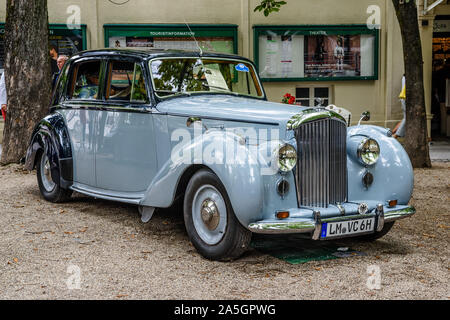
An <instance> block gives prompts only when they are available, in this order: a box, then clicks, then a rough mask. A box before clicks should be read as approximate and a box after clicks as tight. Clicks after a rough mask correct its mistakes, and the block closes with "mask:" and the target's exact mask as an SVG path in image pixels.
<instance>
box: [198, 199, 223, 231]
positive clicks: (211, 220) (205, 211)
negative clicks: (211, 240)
mask: <svg viewBox="0 0 450 320" xmlns="http://www.w3.org/2000/svg"><path fill="white" fill-rule="evenodd" d="M201 216H202V220H203V223H204V224H205V226H206V227H207V228H208V229H209V230H214V229H216V228H217V226H218V225H219V222H220V213H219V209H217V206H216V204H215V202H214V201H212V200H211V199H206V200H205V201H203V203H202V208H201Z"/></svg>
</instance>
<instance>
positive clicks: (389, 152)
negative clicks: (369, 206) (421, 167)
mask: <svg viewBox="0 0 450 320" xmlns="http://www.w3.org/2000/svg"><path fill="white" fill-rule="evenodd" d="M366 137H369V138H373V139H375V140H376V141H377V142H378V144H379V146H380V157H379V159H378V161H377V162H376V163H375V164H374V165H372V166H364V165H362V164H361V163H360V162H359V161H358V158H357V155H356V154H355V153H356V149H357V148H356V146H355V144H357V143H358V141H361V140H362V139H363V138H366ZM347 141H348V148H347V150H348V157H347V167H348V198H349V201H367V200H377V201H380V200H384V201H388V200H395V199H396V200H397V201H398V204H402V205H406V204H408V202H409V200H410V199H411V195H412V191H413V186H414V172H413V168H412V165H411V161H410V159H409V157H408V154H407V153H406V151H405V150H404V149H403V147H402V145H401V144H400V143H399V142H398V141H397V140H396V139H395V138H393V137H391V135H390V133H389V130H387V129H384V128H381V127H377V126H371V125H361V126H354V127H350V128H349V129H348V132H347ZM366 171H369V172H370V173H372V174H373V177H374V180H373V183H372V185H371V186H369V187H368V188H365V186H364V185H363V182H362V178H363V175H364V173H365V172H366Z"/></svg>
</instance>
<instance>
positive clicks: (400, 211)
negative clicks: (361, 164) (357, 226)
mask: <svg viewBox="0 0 450 320" xmlns="http://www.w3.org/2000/svg"><path fill="white" fill-rule="evenodd" d="M414 213H416V209H415V208H414V207H412V206H397V207H396V208H388V207H386V206H382V207H380V208H377V209H375V210H372V212H371V213H368V214H353V215H344V216H338V217H326V218H321V217H320V213H318V212H317V213H316V214H314V215H313V217H312V218H288V219H284V220H279V219H271V220H261V221H256V222H254V223H250V224H249V226H248V229H249V230H250V231H252V232H254V233H261V234H286V233H312V238H313V239H314V240H318V239H319V238H320V233H321V228H322V223H328V222H340V221H351V220H358V219H364V218H371V217H374V218H375V230H376V231H381V230H382V229H383V226H384V223H386V222H391V221H395V220H398V219H403V218H407V217H410V216H412V215H413V214H414Z"/></svg>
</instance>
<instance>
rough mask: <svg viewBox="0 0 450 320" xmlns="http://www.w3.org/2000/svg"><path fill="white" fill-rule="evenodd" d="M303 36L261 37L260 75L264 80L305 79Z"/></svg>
mask: <svg viewBox="0 0 450 320" xmlns="http://www.w3.org/2000/svg"><path fill="white" fill-rule="evenodd" d="M303 45H304V37H303V36H302V35H263V36H260V37H259V52H260V59H259V66H258V67H259V74H260V75H261V77H262V78H303V76H304V65H303Z"/></svg>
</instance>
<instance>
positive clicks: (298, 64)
mask: <svg viewBox="0 0 450 320" xmlns="http://www.w3.org/2000/svg"><path fill="white" fill-rule="evenodd" d="M261 29H262V27H261ZM257 32H258V33H259V34H258V42H257V51H258V56H257V63H258V71H259V74H260V76H261V78H262V79H280V80H281V79H286V80H289V79H311V80H316V79H320V78H348V79H353V78H363V77H367V78H369V77H375V76H376V70H375V66H376V57H377V55H376V52H375V50H376V46H377V36H376V34H375V33H364V32H361V33H359V32H358V31H356V32H355V30H349V31H345V30H342V31H341V30H331V31H328V30H314V31H313V30H308V29H300V28H299V29H298V30H288V29H287V30H280V29H276V31H272V30H270V29H262V31H258V30H257Z"/></svg>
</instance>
